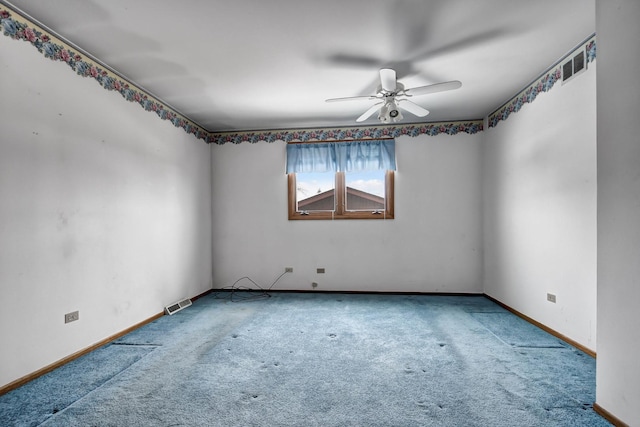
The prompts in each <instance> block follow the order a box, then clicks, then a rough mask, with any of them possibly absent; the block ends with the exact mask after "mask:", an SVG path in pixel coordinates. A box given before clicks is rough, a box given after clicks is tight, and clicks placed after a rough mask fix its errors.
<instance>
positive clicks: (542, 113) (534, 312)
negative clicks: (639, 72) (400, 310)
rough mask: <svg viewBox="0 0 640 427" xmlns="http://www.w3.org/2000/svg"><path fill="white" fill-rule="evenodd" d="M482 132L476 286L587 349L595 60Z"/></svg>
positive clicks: (592, 340) (591, 343)
mask: <svg viewBox="0 0 640 427" xmlns="http://www.w3.org/2000/svg"><path fill="white" fill-rule="evenodd" d="M484 136H485V141H484V159H485V163H484V224H485V230H484V232H485V235H484V236H485V253H484V258H485V271H484V274H485V276H484V291H485V293H486V294H488V295H490V296H492V297H494V298H496V299H498V300H500V301H502V302H503V303H505V304H507V305H508V306H510V307H512V308H514V309H516V310H518V311H520V312H522V313H524V314H526V315H527V316H529V317H531V318H533V319H535V320H537V321H539V322H541V323H542V324H544V325H546V326H548V327H550V328H552V329H554V330H556V331H557V332H559V333H561V334H563V335H565V336H567V337H569V338H571V339H573V340H575V341H577V342H578V343H580V344H582V345H584V346H585V347H587V348H590V349H592V350H594V351H595V350H596V292H597V289H596V286H597V285H596V251H597V249H596V210H597V206H596V203H597V200H596V192H597V190H596V184H597V182H596V181H597V174H596V64H595V63H592V64H590V65H589V69H588V70H587V71H586V72H585V73H583V74H581V75H579V76H576V77H575V78H574V79H573V80H570V81H569V82H567V83H566V84H565V85H561V84H560V83H557V84H556V85H555V86H554V87H553V88H552V89H551V91H549V92H547V93H542V94H540V95H538V97H537V98H536V99H535V101H534V102H533V103H531V104H526V105H525V106H524V107H523V108H522V109H521V110H520V111H519V112H518V113H517V114H512V115H511V116H510V117H509V118H508V119H507V120H505V121H502V122H500V123H499V124H498V125H497V126H496V127H494V128H491V129H488V130H487V131H485V133H484ZM548 292H549V293H553V294H555V295H556V296H557V302H556V304H552V303H550V302H547V300H546V297H547V293H548Z"/></svg>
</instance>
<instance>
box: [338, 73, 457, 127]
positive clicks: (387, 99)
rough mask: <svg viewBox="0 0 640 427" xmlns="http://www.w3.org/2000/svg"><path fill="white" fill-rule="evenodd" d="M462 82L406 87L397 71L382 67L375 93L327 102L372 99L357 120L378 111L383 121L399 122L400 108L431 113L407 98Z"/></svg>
mask: <svg viewBox="0 0 640 427" xmlns="http://www.w3.org/2000/svg"><path fill="white" fill-rule="evenodd" d="M461 86H462V83H461V82H459V81H458V80H453V81H450V82H443V83H436V84H432V85H427V86H418V87H413V88H409V89H405V87H404V85H403V84H402V83H400V82H399V81H398V80H397V79H396V72H395V70H393V69H391V68H382V69H381V70H380V84H379V85H378V89H377V91H376V94H375V95H368V96H349V97H345V98H330V99H327V100H326V102H341V101H354V100H372V101H377V102H376V103H375V104H373V105H372V106H371V107H370V108H369V109H368V110H367V111H365V112H364V113H363V114H362V115H361V116H360V117H358V118H357V119H356V122H358V123H359V122H363V121H365V120H367V119H368V118H369V117H371V116H372V115H373V113H375V112H376V111H378V119H379V120H380V121H381V122H382V123H390V122H391V121H393V122H398V121H400V120H402V118H403V117H402V113H401V112H400V110H406V111H408V112H410V113H412V114H415V115H416V116H418V117H425V116H426V115H427V114H429V110H426V109H424V108H422V107H421V106H420V105H418V104H416V103H414V102H412V101H410V100H409V99H407V98H411V97H414V96H420V95H428V94H430V93H436V92H444V91H447V90H453V89H458V88H459V87H461Z"/></svg>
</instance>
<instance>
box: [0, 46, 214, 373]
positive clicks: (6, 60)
mask: <svg viewBox="0 0 640 427" xmlns="http://www.w3.org/2000/svg"><path fill="white" fill-rule="evenodd" d="M0 73H1V75H2V78H0V94H2V95H1V96H0V114H1V117H2V122H1V123H2V128H1V130H0V134H1V138H0V301H2V310H0V341H1V342H2V346H1V350H0V386H2V385H5V384H7V383H9V382H11V381H13V380H15V379H18V378H20V377H22V376H24V375H26V374H29V373H32V372H34V371H36V370H38V369H40V368H42V367H44V366H46V365H48V364H50V363H53V362H55V361H57V360H59V359H61V358H63V357H66V356H68V355H70V354H72V353H74V352H76V351H78V350H80V349H83V348H86V347H88V346H90V345H92V344H94V343H96V342H98V341H100V340H102V339H104V338H106V337H108V336H111V335H113V334H115V333H117V332H120V331H122V330H124V329H126V328H128V327H130V326H132V325H134V324H136V323H138V322H140V321H143V320H145V319H147V318H149V317H151V316H153V315H155V314H157V313H159V312H161V311H162V308H163V306H164V305H166V304H168V303H171V302H174V301H175V300H177V299H179V298H182V297H185V296H193V295H196V294H200V293H202V292H204V291H206V290H207V289H209V288H210V284H211V266H210V259H211V243H210V235H211V229H210V221H211V215H210V194H211V193H210V158H209V147H208V146H207V145H206V144H205V143H203V142H202V141H197V140H196V139H195V138H193V137H192V136H188V135H187V134H186V133H184V132H183V131H182V130H179V129H177V128H175V127H173V125H171V124H170V123H169V122H166V121H161V120H159V119H158V117H157V116H155V115H154V114H153V113H149V112H146V111H144V110H143V109H142V108H140V106H138V105H135V104H133V103H129V102H126V101H125V100H123V99H122V97H121V96H120V95H119V94H117V93H116V92H107V91H106V90H104V89H102V88H101V87H100V85H99V84H98V83H96V82H95V81H94V80H92V79H85V78H82V77H79V76H77V75H76V74H75V73H74V72H73V71H72V70H70V69H69V67H68V66H67V65H66V64H64V63H61V62H54V61H50V60H48V59H46V58H44V56H43V55H42V54H40V53H38V51H37V50H36V49H35V48H34V47H32V46H31V45H29V44H28V43H25V42H19V41H14V40H11V39H9V38H8V37H0ZM74 310H79V311H80V320H79V321H77V322H74V323H70V324H67V325H65V324H64V314H65V313H68V312H71V311H74Z"/></svg>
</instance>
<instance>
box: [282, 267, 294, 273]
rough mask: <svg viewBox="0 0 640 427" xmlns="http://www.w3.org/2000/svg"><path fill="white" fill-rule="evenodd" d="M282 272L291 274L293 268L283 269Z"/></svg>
mask: <svg viewBox="0 0 640 427" xmlns="http://www.w3.org/2000/svg"><path fill="white" fill-rule="evenodd" d="M284 272H285V273H293V267H285V268H284Z"/></svg>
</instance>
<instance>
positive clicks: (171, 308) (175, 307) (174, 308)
mask: <svg viewBox="0 0 640 427" xmlns="http://www.w3.org/2000/svg"><path fill="white" fill-rule="evenodd" d="M190 305H191V300H190V299H188V298H187V299H185V300H182V301H178V302H176V303H175V304H171V305H168V306H166V307H165V308H164V312H165V313H167V314H168V315H172V314H174V313H177V312H179V311H180V310H182V309H184V308H187V307H189V306H190Z"/></svg>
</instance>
